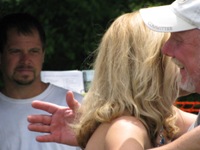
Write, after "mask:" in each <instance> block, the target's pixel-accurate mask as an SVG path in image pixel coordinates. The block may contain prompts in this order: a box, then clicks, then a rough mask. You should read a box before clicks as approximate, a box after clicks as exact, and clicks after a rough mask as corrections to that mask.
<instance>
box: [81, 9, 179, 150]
mask: <svg viewBox="0 0 200 150" xmlns="http://www.w3.org/2000/svg"><path fill="white" fill-rule="evenodd" d="M168 37H169V35H168V34H165V33H156V32H153V31H151V30H149V29H147V28H146V26H145V25H144V23H143V21H142V19H141V17H140V15H139V13H138V12H133V13H128V14H124V15H122V16H120V17H118V18H117V19H116V20H115V21H114V22H113V23H112V25H111V26H110V27H109V29H108V30H107V32H106V33H105V34H104V36H103V38H102V41H101V43H100V45H99V48H98V51H97V52H98V53H97V57H96V61H95V64H94V70H95V74H94V78H93V81H92V84H91V88H90V90H89V91H88V93H87V94H86V96H85V99H84V101H83V105H82V109H81V111H82V112H81V113H83V116H82V117H81V119H80V120H79V121H80V122H79V123H80V124H79V125H80V126H82V128H79V130H78V140H79V143H80V144H81V145H84V144H86V143H87V140H88V139H89V138H90V136H91V134H92V133H93V131H94V130H95V129H96V128H97V126H98V125H99V124H100V123H104V122H110V121H112V120H113V119H115V118H116V117H119V116H121V115H123V113H124V112H125V111H126V112H129V114H130V115H132V116H134V117H137V118H138V119H139V120H141V121H142V122H143V123H144V125H145V126H146V128H147V130H148V132H149V133H150V132H151V131H150V129H151V130H154V131H153V132H152V135H155V134H156V133H157V132H158V130H159V128H160V127H161V124H162V123H163V122H162V121H163V119H164V117H167V116H168V115H171V114H170V112H171V106H172V100H174V99H175V98H176V92H177V86H176V85H175V79H176V75H175V72H174V73H173V71H176V67H175V65H174V64H173V63H171V61H170V60H169V58H166V57H163V56H162V55H161V52H160V48H161V46H162V45H163V43H164V42H165V41H166V40H167V39H168ZM166 69H167V70H166ZM168 71H170V72H172V73H171V74H169V77H167V78H166V77H165V72H168ZM168 83H170V84H169V85H167V84H168ZM164 85H165V86H170V88H166V87H165V86H164ZM173 90H174V91H173ZM165 92H167V93H168V94H169V95H166V94H165ZM164 115H166V116H164ZM158 123H159V124H158ZM80 126H79V127H80ZM152 128H153V129H152ZM150 134H151V133H150ZM86 135H87V136H86ZM83 137H86V138H85V141H84V140H83ZM87 137H88V138H87ZM83 147H84V146H83Z"/></svg>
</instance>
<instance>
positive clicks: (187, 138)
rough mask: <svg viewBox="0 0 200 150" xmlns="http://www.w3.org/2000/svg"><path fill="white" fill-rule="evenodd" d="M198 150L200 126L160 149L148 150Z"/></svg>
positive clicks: (199, 146)
mask: <svg viewBox="0 0 200 150" xmlns="http://www.w3.org/2000/svg"><path fill="white" fill-rule="evenodd" d="M199 149H200V126H198V127H196V128H194V129H192V130H191V131H189V132H186V133H185V134H183V135H182V136H181V137H179V138H178V139H176V140H174V141H173V142H171V143H169V144H166V145H164V146H161V147H157V148H152V149H148V150H199Z"/></svg>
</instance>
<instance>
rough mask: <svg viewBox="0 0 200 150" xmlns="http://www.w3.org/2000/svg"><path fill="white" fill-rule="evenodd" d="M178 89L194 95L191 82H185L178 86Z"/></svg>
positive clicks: (193, 86)
mask: <svg viewBox="0 0 200 150" xmlns="http://www.w3.org/2000/svg"><path fill="white" fill-rule="evenodd" d="M180 88H181V89H183V90H184V91H187V92H189V93H195V91H196V90H195V85H194V83H192V82H185V83H181V84H180Z"/></svg>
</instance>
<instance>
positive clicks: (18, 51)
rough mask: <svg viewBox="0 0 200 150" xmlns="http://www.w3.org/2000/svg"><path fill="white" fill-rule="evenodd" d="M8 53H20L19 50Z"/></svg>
mask: <svg viewBox="0 0 200 150" xmlns="http://www.w3.org/2000/svg"><path fill="white" fill-rule="evenodd" d="M10 53H11V54H17V53H20V50H10Z"/></svg>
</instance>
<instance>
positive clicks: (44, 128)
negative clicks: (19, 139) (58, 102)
mask: <svg viewBox="0 0 200 150" xmlns="http://www.w3.org/2000/svg"><path fill="white" fill-rule="evenodd" d="M28 129H29V130H30V131H35V132H41V133H50V126H49V125H42V124H29V125H28Z"/></svg>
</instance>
